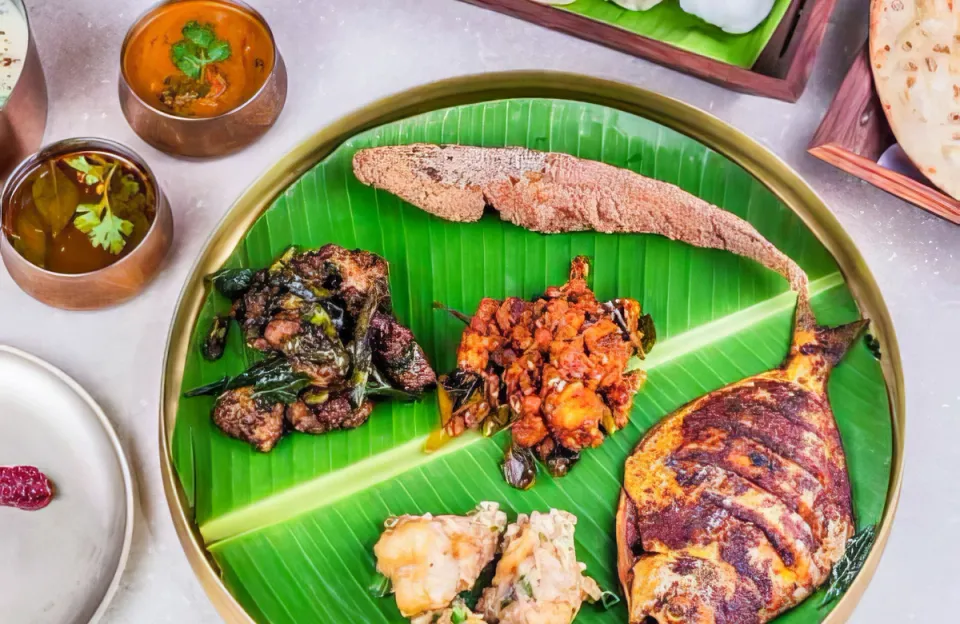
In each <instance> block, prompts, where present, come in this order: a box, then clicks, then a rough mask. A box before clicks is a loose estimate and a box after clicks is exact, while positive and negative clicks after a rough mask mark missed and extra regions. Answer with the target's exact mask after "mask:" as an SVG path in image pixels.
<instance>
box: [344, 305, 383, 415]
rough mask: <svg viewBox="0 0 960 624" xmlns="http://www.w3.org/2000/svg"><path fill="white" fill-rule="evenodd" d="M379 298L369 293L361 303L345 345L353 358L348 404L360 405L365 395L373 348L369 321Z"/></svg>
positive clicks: (371, 364)
mask: <svg viewBox="0 0 960 624" xmlns="http://www.w3.org/2000/svg"><path fill="white" fill-rule="evenodd" d="M379 300H380V298H379V297H378V296H377V295H376V293H371V294H370V296H369V297H367V300H366V301H365V302H364V304H363V309H362V310H361V311H360V315H359V316H357V324H356V326H355V327H354V329H353V341H352V342H351V343H350V344H349V346H347V350H348V351H349V352H350V356H351V359H352V360H353V372H352V373H351V375H350V392H349V395H348V396H349V398H350V404H351V405H353V406H354V407H360V405H362V404H363V400H364V398H365V397H366V395H367V380H368V379H369V378H370V368H371V367H372V366H373V363H372V362H373V350H372V349H371V347H370V321H371V320H372V319H373V313H374V312H375V311H376V309H377V305H378V302H379Z"/></svg>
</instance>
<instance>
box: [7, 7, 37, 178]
mask: <svg viewBox="0 0 960 624" xmlns="http://www.w3.org/2000/svg"><path fill="white" fill-rule="evenodd" d="M13 5H14V7H15V8H17V9H19V10H20V13H21V14H22V15H23V19H24V21H25V22H26V24H27V54H26V57H25V58H24V59H22V62H23V68H22V69H21V71H20V77H19V78H18V79H17V83H16V84H15V85H14V87H13V91H12V92H11V94H10V98H9V99H8V100H7V102H6V104H4V105H3V106H2V107H0V182H3V180H4V178H6V175H7V173H9V172H10V170H11V169H12V168H13V166H14V165H15V164H16V163H18V162H20V161H21V160H23V159H24V158H25V157H26V156H27V154H30V153H32V152H34V151H36V149H37V148H38V147H40V141H41V140H42V139H43V130H44V128H45V127H46V125H47V84H46V82H45V81H44V79H43V68H42V67H41V66H40V56H39V55H38V54H37V46H36V43H34V41H33V32H32V31H31V30H30V19H29V17H28V16H27V8H26V7H25V6H24V4H23V2H22V1H21V0H13Z"/></svg>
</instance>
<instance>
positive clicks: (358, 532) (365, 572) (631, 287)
mask: <svg viewBox="0 0 960 624" xmlns="http://www.w3.org/2000/svg"><path fill="white" fill-rule="evenodd" d="M412 142H435V143H460V144H467V145H479V146H503V145H522V146H528V147H532V148H536V149H541V150H553V151H561V152H568V153H571V154H575V155H578V156H581V157H584V158H590V159H595V160H600V161H604V162H607V163H610V164H613V165H616V166H620V167H626V168H629V169H632V170H634V171H637V172H640V173H642V174H645V175H647V176H651V177H655V178H658V179H661V180H666V181H668V182H671V183H675V184H678V185H679V186H680V187H682V188H684V189H686V190H687V191H689V192H691V193H694V194H696V195H699V196H700V197H703V198H705V199H706V200H708V201H710V202H713V203H715V204H717V205H719V206H722V207H724V208H726V209H727V210H730V211H732V212H734V213H736V214H737V215H739V216H741V217H743V218H745V219H747V220H748V221H750V222H751V223H752V224H753V225H754V226H755V227H756V228H757V229H758V230H759V231H760V232H761V233H762V234H763V235H764V236H766V237H767V238H768V239H769V240H771V241H772V242H773V243H774V244H775V245H777V246H778V247H779V248H780V249H781V250H783V251H784V252H785V253H786V254H788V255H789V256H791V257H792V258H794V259H795V260H796V261H797V262H798V263H799V264H800V265H801V266H802V267H803V268H804V269H805V270H806V271H807V273H808V275H809V277H810V280H811V295H812V304H813V308H814V311H815V312H816V314H817V317H818V320H819V321H820V322H821V323H826V324H837V323H843V322H848V321H852V320H855V319H856V318H858V317H859V312H858V309H857V304H856V302H855V300H854V298H853V296H852V295H851V292H850V289H849V288H848V286H847V284H846V281H845V280H844V277H843V275H842V274H841V273H840V271H839V268H838V265H837V263H836V262H835V260H834V258H833V257H832V256H831V254H830V253H829V252H828V251H827V249H826V248H825V247H824V246H823V245H822V244H821V243H820V242H819V240H818V239H817V237H816V236H815V235H814V234H813V233H812V232H811V231H810V230H809V229H808V228H807V226H806V225H804V223H803V221H802V220H801V219H800V218H799V217H798V216H797V215H796V214H795V213H794V212H792V211H791V210H790V209H789V208H787V207H786V206H784V205H783V204H782V203H781V202H780V201H778V199H777V198H776V197H775V196H774V195H773V194H772V193H771V192H770V191H769V190H768V189H767V188H766V187H765V186H764V185H763V184H762V183H761V182H759V181H758V180H756V179H755V178H753V177H752V176H750V175H749V174H748V173H747V172H746V171H745V170H743V169H742V168H740V167H739V166H737V165H735V164H734V163H732V162H731V161H729V160H728V159H726V158H725V157H724V156H722V155H720V154H718V153H716V152H714V151H712V150H711V149H708V148H707V147H705V146H704V145H702V144H700V143H698V142H696V141H695V140H693V139H690V138H688V137H686V136H684V135H681V134H679V133H677V132H675V131H673V130H670V129H667V128H665V127H663V126H661V125H658V124H657V123H654V122H652V121H649V120H646V119H642V118H640V117H637V116H634V115H630V114H627V113H623V112H620V111H617V110H613V109H610V108H606V107H603V106H598V105H593V104H585V103H580V102H573V101H566V100H550V99H511V100H500V101H493V102H486V103H480V104H472V105H465V106H459V107H455V108H448V109H443V110H436V111H433V112H428V113H424V114H422V115H419V116H417V117H413V118H410V119H406V120H402V121H398V122H395V123H391V124H388V125H385V126H381V127H377V128H374V129H371V130H367V131H365V132H363V133H361V134H359V135H356V136H354V137H352V138H350V139H348V140H347V141H346V142H344V143H343V144H342V145H341V146H340V147H339V148H337V149H336V150H335V151H334V152H333V153H332V154H330V155H329V156H328V157H327V158H325V159H324V160H322V161H321V162H319V163H318V164H317V165H316V166H315V167H314V168H313V169H311V170H310V171H308V172H307V173H306V174H305V175H303V176H302V177H301V178H300V179H299V180H297V181H296V182H295V183H294V184H293V185H292V186H290V187H289V189H287V191H286V192H285V193H283V194H282V195H281V196H280V197H278V198H277V199H276V201H275V202H274V204H273V205H272V207H270V208H269V209H268V210H267V211H266V212H265V213H264V214H263V215H262V216H261V217H260V218H259V220H258V221H257V222H256V223H255V224H254V225H253V227H252V228H251V229H250V231H249V232H248V233H247V235H246V237H245V239H244V240H243V242H242V243H241V244H240V245H239V246H238V247H237V248H236V249H235V250H234V252H233V254H232V256H231V257H230V259H229V261H228V262H227V266H228V267H255V268H259V267H263V266H266V265H268V264H269V263H270V261H271V260H272V259H273V258H274V257H275V256H277V255H278V254H279V253H280V252H282V251H283V250H284V249H285V248H286V247H287V246H288V245H291V244H297V245H300V246H303V247H318V246H320V245H323V244H325V243H329V242H334V243H338V244H340V245H343V246H346V247H348V248H355V247H359V248H363V249H367V250H370V251H373V252H375V253H378V254H381V255H382V256H384V257H385V258H386V259H387V260H388V261H389V262H390V269H391V272H390V281H391V291H392V297H393V306H394V311H395V313H396V315H397V317H398V318H399V320H400V321H401V322H402V323H404V324H405V325H407V326H409V327H410V328H411V329H412V330H413V332H414V333H415V335H416V336H417V339H418V341H419V342H420V344H421V345H422V346H423V347H424V349H425V350H426V353H427V355H428V357H429V358H430V361H431V362H432V364H433V365H434V367H435V368H436V370H437V371H439V372H445V371H450V370H452V369H453V368H454V365H455V352H456V348H457V345H458V343H459V337H460V332H461V330H462V325H461V324H460V322H459V321H457V320H456V319H453V318H451V317H450V316H449V315H448V314H446V313H444V312H441V311H437V310H435V309H434V308H433V302H434V301H439V302H442V303H444V304H445V305H448V306H451V307H453V308H457V309H459V310H464V311H467V312H472V311H473V310H474V309H475V308H476V306H477V303H478V302H479V300H480V299H481V298H482V297H497V298H502V297H504V296H508V295H515V296H521V297H532V296H535V295H537V294H539V293H542V292H543V291H544V289H545V288H546V287H547V286H549V285H552V284H562V283H563V282H564V281H565V279H566V273H567V270H568V267H569V263H570V260H571V258H573V257H574V256H576V255H578V254H585V255H587V256H589V257H590V258H591V259H592V261H593V263H592V271H591V278H590V282H591V286H592V287H593V288H594V290H595V291H596V293H597V296H598V297H599V298H600V299H601V300H605V299H611V298H614V297H617V296H620V297H634V298H636V299H638V300H639V301H640V302H641V304H642V305H643V308H644V312H647V313H650V314H652V315H653V318H654V321H655V323H656V326H657V333H658V336H659V342H658V344H657V345H656V347H655V348H654V349H653V350H652V352H651V353H650V355H649V356H648V357H647V359H646V360H645V361H644V362H643V368H644V369H645V370H646V371H647V373H648V380H647V382H646V385H645V386H644V387H643V388H642V389H641V391H640V392H639V394H638V395H637V397H636V400H635V405H634V408H633V412H632V416H631V421H630V424H629V426H628V427H626V428H625V429H623V430H621V431H619V432H617V433H616V434H615V435H613V436H611V437H610V438H609V439H608V440H607V441H606V442H605V443H604V444H603V445H602V446H601V447H599V448H596V449H592V450H590V451H589V452H585V453H584V456H583V459H581V461H580V462H579V463H578V464H577V465H576V466H575V467H574V468H573V469H572V470H571V472H570V474H569V475H568V476H566V477H564V478H562V479H554V478H551V477H550V476H549V475H548V474H546V472H545V471H541V473H540V475H539V477H538V481H537V484H536V485H535V486H534V487H533V488H532V489H531V490H529V491H526V492H523V491H519V490H516V489H513V488H511V487H510V486H508V485H507V484H506V483H505V482H504V480H503V478H502V476H501V474H500V468H499V462H500V460H501V457H502V454H503V447H504V444H505V441H506V435H507V432H501V433H500V434H497V435H496V436H494V437H493V438H484V437H481V436H479V435H470V434H467V435H464V436H462V437H460V438H457V439H456V440H455V441H454V442H452V443H450V444H448V445H447V446H445V447H443V449H441V450H440V451H438V452H435V453H433V454H429V455H427V454H424V453H423V452H422V448H423V443H424V441H425V440H426V438H427V436H428V435H429V434H430V433H431V432H432V431H433V430H434V429H435V428H437V427H438V424H439V416H438V412H437V408H436V400H435V396H434V395H433V393H431V394H429V395H428V396H427V397H426V398H425V399H424V400H422V401H420V402H417V403H397V402H385V403H381V404H379V405H378V406H377V408H376V409H375V411H374V413H373V415H372V416H371V418H370V420H369V422H367V423H366V424H365V425H363V426H362V427H360V428H358V429H354V430H350V431H337V432H333V433H328V434H326V435H320V436H310V435H305V434H290V435H288V436H286V437H285V438H284V439H283V440H282V441H281V442H280V444H279V445H278V446H277V448H275V449H274V450H273V451H272V452H271V453H268V454H261V453H257V452H255V451H253V450H252V449H251V448H250V447H249V446H248V445H247V444H245V443H243V442H239V441H237V440H233V439H230V438H227V437H226V436H225V435H223V434H222V433H221V432H220V431H218V430H217V429H216V427H215V426H214V425H213V424H212V423H211V419H210V410H211V407H212V405H213V399H212V398H210V397H200V398H191V399H181V400H180V402H179V406H178V412H177V417H176V425H175V428H174V432H173V439H172V446H171V448H172V455H173V462H174V466H175V469H176V473H177V476H178V478H179V480H180V483H181V485H182V487H183V490H184V492H185V493H186V496H187V499H188V500H189V502H190V504H191V507H192V514H193V517H194V521H195V523H196V525H197V527H198V529H199V532H200V535H201V536H202V538H203V540H204V543H205V546H206V548H207V549H208V551H209V552H210V553H211V554H212V556H213V558H214V560H215V562H216V563H217V565H218V566H219V569H220V572H221V574H222V577H223V580H224V582H225V584H226V586H227V587H228V588H229V590H230V591H231V592H232V593H233V595H234V596H235V597H236V598H237V600H238V601H239V603H240V604H241V605H242V606H243V608H244V609H245V610H246V611H247V612H248V613H249V614H250V616H251V617H253V618H254V619H255V620H256V621H258V622H272V623H286V622H291V623H293V622H331V623H334V622H370V623H387V622H402V621H403V618H401V616H400V614H399V612H398V611H397V608H396V605H395V603H394V601H393V599H392V598H391V597H387V598H377V597H375V596H372V595H371V594H370V592H369V591H368V586H369V584H370V582H371V579H372V578H373V576H374V572H375V562H374V559H373V552H372V547H373V545H374V543H375V542H376V540H377V538H378V537H379V535H380V532H381V530H382V527H383V522H384V520H385V519H386V518H388V517H390V516H395V515H400V514H407V513H409V514H421V513H425V512H432V513H435V514H437V513H457V514H461V513H466V512H468V511H470V510H471V509H473V508H474V507H475V505H476V504H477V503H478V502H479V501H483V500H490V501H496V502H499V503H500V504H501V506H502V507H503V508H504V509H505V510H506V511H507V512H508V515H509V516H510V518H511V519H513V518H515V517H516V514H517V513H520V512H530V511H533V510H547V509H548V508H550V507H555V508H559V509H564V510H567V511H570V512H571V513H573V514H575V515H576V516H577V517H578V525H577V531H576V539H577V552H578V555H579V558H580V560H581V561H583V562H584V563H585V564H586V566H587V573H588V574H590V575H591V576H593V577H594V578H595V579H596V580H597V581H598V583H599V584H600V585H601V587H602V588H603V589H607V590H611V591H614V592H617V593H620V591H621V590H620V588H619V585H618V581H617V574H616V547H615V537H614V518H615V513H616V505H617V500H618V496H619V492H620V487H621V479H622V474H623V464H624V461H625V459H626V457H627V456H628V455H629V453H630V451H631V449H632V448H633V447H634V446H635V445H636V443H637V442H638V441H639V440H640V439H641V437H642V436H643V433H644V432H645V431H646V430H647V429H648V428H649V427H651V426H652V425H653V424H654V423H656V422H657V421H658V420H660V419H661V418H662V417H663V416H665V415H666V414H668V413H669V412H671V411H672V410H674V409H676V408H677V407H679V406H681V405H683V404H685V403H687V402H688V401H690V400H692V399H694V398H696V397H698V396H701V395H703V394H705V393H707V392H709V391H711V390H714V389H716V388H719V387H721V386H723V385H725V384H727V383H730V382H733V381H736V380H739V379H742V378H744V377H747V376H749V375H752V374H755V373H758V372H761V371H764V370H767V369H770V368H772V367H775V366H777V365H778V364H779V363H780V361H781V360H782V359H783V357H784V356H785V354H786V351H787V345H788V342H789V338H790V330H791V319H792V315H793V311H794V305H795V296H794V294H793V293H792V292H791V291H789V290H788V286H787V283H786V282H785V281H784V280H783V279H782V278H781V277H780V276H778V275H776V274H774V273H772V272H771V271H768V270H766V269H764V268H763V267H761V266H759V265H758V264H756V263H753V262H752V261H749V260H745V259H743V258H740V257H737V256H735V255H733V254H730V253H726V252H721V251H716V250H708V249H697V248H693V247H691V246H689V245H686V244H683V243H679V242H675V241H670V240H668V239H666V238H663V237H659V236H653V235H637V234H619V235H614V234H599V233H594V232H579V233H571V234H556V235H542V234H537V233H534V232H530V231H527V230H523V229H520V228H518V227H516V226H514V225H512V224H509V223H504V222H503V221H500V220H499V219H498V218H497V217H496V216H493V215H487V216H485V217H484V218H483V219H481V220H480V221H479V222H477V223H467V224H463V223H451V222H448V221H444V220H441V219H439V218H436V217H433V216H431V215H429V214H427V213H425V212H423V211H421V210H419V209H417V208H414V207H413V206H410V205H409V204H406V203H405V202H403V201H401V200H400V199H398V198H396V197H395V196H392V195H390V194H389V193H384V192H379V191H376V190H374V189H372V188H369V187H367V186H364V185H363V184H361V183H360V182H358V181H357V180H356V178H355V177H354V175H353V172H352V169H351V159H352V157H353V154H354V153H355V152H356V150H358V149H360V148H363V147H369V146H376V145H390V144H401V143H412ZM229 305H230V303H229V301H227V300H226V299H225V298H224V297H222V296H221V295H219V294H216V293H215V292H211V293H210V294H209V296H208V298H207V300H206V302H205V304H204V306H203V308H202V311H201V313H200V316H199V319H198V322H197V325H196V327H195V328H194V334H193V343H194V345H196V346H197V348H193V349H191V351H190V353H189V355H188V357H187V361H186V362H185V368H184V374H183V381H182V388H183V389H189V388H193V387H196V386H200V385H203V384H205V383H209V382H211V381H214V380H217V379H219V378H221V377H222V376H224V375H225V374H231V375H233V374H237V373H238V372H240V371H242V370H244V369H245V368H246V367H247V366H248V365H249V364H250V363H251V362H252V361H253V358H254V357H255V356H254V354H253V352H252V351H251V350H249V349H247V348H246V347H245V346H244V345H243V343H242V340H241V332H239V331H237V330H236V327H234V329H233V331H232V332H231V333H230V335H229V338H228V343H227V346H226V353H225V355H224V356H223V357H222V358H221V359H220V360H219V361H216V362H208V361H206V360H204V359H203V358H202V357H201V354H200V349H199V345H200V343H201V342H202V341H203V337H204V332H205V330H206V328H207V327H208V326H209V323H210V321H211V319H212V318H213V316H214V315H215V314H222V313H224V312H225V311H227V310H228V308H229ZM829 396H830V400H831V404H832V406H833V410H834V413H835V415H836V418H837V421H838V424H839V428H840V431H841V434H842V436H843V442H844V446H845V449H846V453H847V460H848V465H849V471H850V475H851V480H852V483H853V496H854V502H855V509H856V514H857V519H858V522H859V524H860V525H861V526H865V525H870V524H874V523H876V522H878V521H879V519H880V518H881V516H882V514H883V511H884V506H885V500H886V497H887V490H888V487H889V483H890V468H891V454H892V441H893V438H892V431H891V418H890V406H889V403H888V398H887V396H888V395H887V392H886V387H885V382H884V377H883V374H882V372H881V368H880V364H879V362H878V360H877V359H876V358H875V357H874V356H873V355H872V354H871V352H870V350H869V349H868V348H867V346H866V345H865V344H863V343H858V345H857V346H856V347H855V348H853V349H852V351H851V353H850V354H849V355H848V356H847V357H846V359H845V360H844V361H843V362H842V363H841V364H840V365H839V366H838V367H837V369H836V370H835V372H834V374H833V377H832V378H831V381H830V386H829ZM821 595H822V594H821ZM819 602H820V599H819V596H814V597H813V598H811V599H810V600H807V601H806V602H804V603H803V604H802V605H800V606H799V607H797V608H796V609H794V610H792V611H790V612H788V613H787V614H786V615H784V616H782V617H781V618H780V619H779V620H778V622H781V623H783V622H796V623H800V622H803V623H809V622H819V621H821V620H822V619H823V618H824V617H826V614H827V613H828V612H829V611H830V608H831V606H832V605H826V606H825V607H822V608H820V607H818V604H819ZM626 619H627V617H626V608H625V606H624V603H623V602H621V604H620V605H618V606H616V607H614V608H612V609H610V610H606V611H605V610H602V609H601V608H599V607H597V606H593V605H585V606H584V608H583V609H582V611H581V613H580V615H579V616H578V619H577V621H578V622H584V623H589V622H624V621H626Z"/></svg>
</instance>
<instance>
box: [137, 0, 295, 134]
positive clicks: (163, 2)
mask: <svg viewBox="0 0 960 624" xmlns="http://www.w3.org/2000/svg"><path fill="white" fill-rule="evenodd" d="M199 1H202V0H160V2H157V3H156V4H153V5H151V6H150V7H149V8H147V10H146V11H144V12H143V13H141V14H140V15H139V16H137V19H135V20H134V21H133V24H132V25H131V26H130V28H129V29H128V30H127V34H126V35H125V36H124V37H123V44H122V45H121V46H120V82H121V83H122V84H123V86H124V87H125V88H126V89H127V91H129V92H130V93H131V94H132V95H133V97H135V98H136V99H137V101H138V102H139V103H140V104H142V105H143V106H144V107H146V108H147V109H148V110H150V112H152V113H154V114H156V115H159V116H161V117H164V118H166V119H171V120H174V121H178V122H185V123H195V124H201V123H204V122H207V123H209V122H212V121H218V120H221V119H224V118H227V117H230V116H231V115H233V114H235V113H239V112H240V111H242V110H243V109H244V108H246V107H247V106H250V105H252V103H253V102H256V101H257V100H258V99H259V98H260V96H261V95H263V92H264V91H265V90H266V89H267V85H268V83H269V82H270V79H271V78H272V77H274V76H275V75H276V74H277V66H278V65H279V64H280V62H281V59H280V49H279V48H278V47H277V40H276V39H275V38H274V36H273V30H272V29H271V28H270V24H269V23H267V20H266V18H264V17H263V15H262V14H261V13H260V12H259V11H257V10H256V9H255V8H253V7H252V6H250V5H249V4H247V3H246V2H243V0H208V1H212V2H215V3H218V4H226V5H232V6H234V7H236V8H238V9H240V10H241V11H243V12H244V13H247V14H248V15H249V16H250V17H252V18H253V19H255V20H257V21H258V22H260V24H261V25H262V26H263V28H264V30H266V31H267V35H268V36H269V37H270V44H271V46H272V47H273V67H271V68H270V73H269V74H268V75H267V77H266V78H265V79H264V80H263V84H261V85H260V87H259V88H258V89H257V90H256V91H255V92H254V93H253V95H251V96H250V97H248V98H247V99H246V100H244V101H243V102H242V103H241V104H240V105H239V106H237V107H236V108H231V109H230V110H228V111H225V112H222V113H220V114H219V115H214V116H213V117H181V116H180V115H174V114H172V113H169V112H167V111H165V110H162V109H160V108H157V107H156V106H154V105H153V104H151V103H149V102H147V101H146V100H144V99H143V98H142V97H140V94H139V93H137V90H136V89H134V88H133V86H132V85H131V84H130V81H129V80H127V70H126V67H125V64H124V62H123V60H124V58H126V55H127V47H128V45H129V44H130V39H131V38H132V37H133V34H134V33H135V32H136V31H137V28H138V27H139V26H140V25H141V23H143V21H144V20H145V19H147V18H148V17H150V16H151V15H153V14H154V13H156V12H157V11H159V10H160V9H162V8H163V7H165V6H167V5H170V4H180V3H184V2H199Z"/></svg>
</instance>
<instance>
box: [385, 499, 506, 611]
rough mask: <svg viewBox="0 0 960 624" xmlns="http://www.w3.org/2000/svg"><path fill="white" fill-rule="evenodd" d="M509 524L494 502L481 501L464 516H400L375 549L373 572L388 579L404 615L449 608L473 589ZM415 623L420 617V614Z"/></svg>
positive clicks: (392, 523) (389, 526)
mask: <svg viewBox="0 0 960 624" xmlns="http://www.w3.org/2000/svg"><path fill="white" fill-rule="evenodd" d="M506 525H507V515H506V514H505V513H504V512H502V511H500V507H499V505H498V504H497V503H490V502H483V503H480V505H479V506H478V507H477V509H476V511H475V512H473V513H472V514H470V515H467V516H453V515H443V516H433V515H431V514H424V515H422V516H409V515H406V516H400V517H398V518H391V519H390V520H388V521H387V529H386V530H385V531H384V532H383V535H381V536H380V539H379V541H377V543H376V545H375V546H374V547H373V552H374V555H375V556H376V558H377V570H378V571H379V572H380V573H381V574H383V575H384V576H386V577H387V578H388V579H390V581H391V583H392V586H393V592H394V594H395V597H396V600H397V608H399V609H400V613H401V614H402V615H403V616H404V617H407V618H417V616H422V615H424V614H428V615H429V616H430V617H428V618H427V619H426V620H425V621H428V622H430V621H432V618H433V612H436V611H443V610H445V609H447V608H448V607H450V606H451V603H453V601H454V599H455V598H456V597H457V594H459V593H460V592H462V591H465V590H468V589H471V588H473V586H474V584H475V583H476V582H477V578H478V577H479V576H480V573H481V572H482V571H483V569H484V568H485V567H486V566H487V564H488V563H490V561H492V560H493V557H494V555H496V553H497V547H498V546H499V544H500V538H501V535H502V533H503V531H504V529H505V528H506ZM415 621H421V620H420V619H419V618H418V619H417V620H415Z"/></svg>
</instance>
